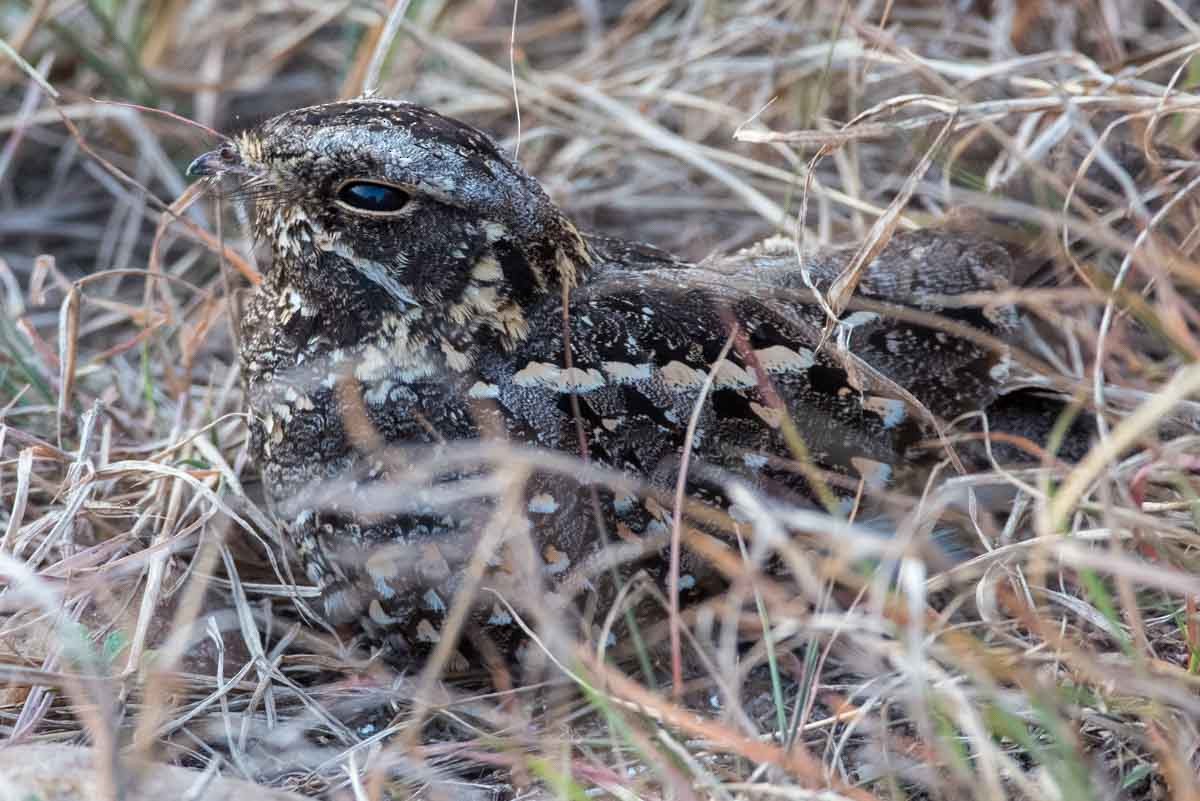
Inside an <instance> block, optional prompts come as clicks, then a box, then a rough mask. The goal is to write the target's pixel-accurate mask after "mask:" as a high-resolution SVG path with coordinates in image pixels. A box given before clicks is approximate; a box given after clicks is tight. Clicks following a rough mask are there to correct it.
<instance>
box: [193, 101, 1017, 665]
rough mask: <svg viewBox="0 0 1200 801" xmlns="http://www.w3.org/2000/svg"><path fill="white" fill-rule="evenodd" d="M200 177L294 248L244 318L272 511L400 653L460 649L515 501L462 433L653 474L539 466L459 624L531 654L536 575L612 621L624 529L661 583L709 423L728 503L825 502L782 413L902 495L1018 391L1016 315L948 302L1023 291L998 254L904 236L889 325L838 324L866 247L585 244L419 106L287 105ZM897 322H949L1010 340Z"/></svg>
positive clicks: (465, 133)
mask: <svg viewBox="0 0 1200 801" xmlns="http://www.w3.org/2000/svg"><path fill="white" fill-rule="evenodd" d="M190 172H191V173H192V174H194V175H210V176H212V175H225V176H233V177H235V178H237V179H238V180H239V182H240V186H239V188H238V190H237V191H236V192H235V196H237V197H240V198H242V199H245V200H251V201H253V204H254V212H253V220H254V223H255V227H256V232H257V234H258V235H259V236H260V237H262V238H265V240H266V241H267V242H268V243H269V244H270V247H271V250H272V253H273V260H272V263H271V266H270V269H269V271H268V272H267V273H266V274H265V276H264V278H263V281H262V284H261V286H259V287H258V289H257V292H256V294H255V295H254V298H253V300H252V301H251V303H250V304H249V308H248V309H247V311H246V313H245V317H244V319H243V321H242V323H241V340H242V341H241V360H242V367H243V370H244V377H245V385H246V393H247V398H248V403H249V409H250V412H251V432H252V437H253V452H254V454H255V455H256V457H257V460H258V463H259V465H260V466H261V470H262V477H263V481H264V484H265V488H266V491H267V495H268V500H269V502H270V508H271V509H272V511H273V513H274V514H275V515H276V516H277V518H278V519H279V520H280V523H281V525H282V527H283V530H284V531H285V533H286V535H287V537H288V538H289V539H290V540H291V541H292V542H294V543H295V544H296V546H297V547H298V550H299V552H300V554H301V556H302V558H303V561H304V563H305V565H306V569H307V574H308V576H309V578H310V579H311V580H312V581H313V582H315V583H317V584H318V585H319V586H320V587H321V590H322V595H323V601H324V609H325V612H326V613H327V615H328V617H329V618H330V619H331V620H333V621H335V622H339V623H345V622H361V624H362V625H363V626H364V627H365V628H366V629H367V630H368V631H369V632H370V633H371V634H372V636H374V637H376V638H379V639H380V640H382V641H386V643H387V644H388V645H389V646H390V647H391V648H392V649H393V652H394V654H396V655H398V656H399V657H400V658H404V656H405V655H411V654H414V653H419V652H422V651H426V650H428V649H429V648H430V646H432V644H433V643H436V642H437V641H439V639H440V638H441V625H442V623H443V622H444V620H445V618H446V614H447V610H448V608H449V607H450V605H451V604H452V602H453V599H454V597H455V594H456V591H457V590H458V588H459V587H460V586H461V585H462V584H463V582H464V580H465V576H466V565H467V564H468V562H469V560H470V559H471V556H472V552H473V550H474V549H475V546H476V545H477V544H478V543H479V541H480V538H481V537H483V536H484V532H486V531H487V530H488V526H489V521H491V520H492V519H493V517H494V515H495V513H496V509H497V507H498V503H499V501H498V495H502V494H503V492H502V489H498V488H500V487H501V484H498V483H497V481H496V480H494V479H496V478H497V476H500V475H501V474H502V473H503V472H504V470H503V468H504V467H505V466H504V465H495V464H492V463H490V462H488V461H487V460H485V459H483V457H479V458H476V459H474V460H471V459H467V460H465V461H464V460H462V459H459V460H458V461H454V454H455V446H456V445H460V446H461V445H463V444H464V441H468V442H475V443H478V442H479V441H480V439H481V438H482V437H500V438H504V439H507V440H509V441H510V442H512V443H517V444H523V445H531V446H537V447H538V448H542V449H548V450H550V451H558V452H561V453H562V454H566V455H571V456H575V457H578V456H579V455H580V454H581V453H582V454H584V455H586V459H587V460H588V461H589V462H590V463H591V464H592V465H593V466H602V467H606V468H610V469H612V470H613V471H619V472H620V473H622V474H624V475H626V476H629V477H630V478H633V479H636V480H638V481H639V482H641V485H640V486H641V487H642V490H640V491H637V490H630V489H628V488H626V489H622V490H619V491H616V492H614V491H612V490H611V489H610V488H609V487H608V486H606V485H605V484H604V483H587V482H585V481H584V480H582V479H581V477H580V474H579V473H578V472H576V474H571V473H569V472H568V473H564V472H563V471H561V470H557V469H552V468H543V467H540V466H537V465H534V466H533V467H532V468H531V470H530V473H529V476H528V480H527V482H526V483H525V485H524V487H525V488H524V490H523V493H524V494H523V495H522V496H521V497H520V502H519V503H518V504H517V507H518V509H519V512H520V515H518V516H517V519H515V520H514V519H511V518H506V519H505V521H504V523H503V525H504V526H505V536H507V537H508V539H507V543H508V544H507V545H506V546H505V547H503V548H498V549H496V550H495V551H494V552H493V553H488V554H485V555H484V556H485V557H486V564H485V565H484V566H485V567H486V575H485V576H484V577H483V581H484V584H485V585H488V586H491V587H493V588H498V589H496V591H495V592H486V591H483V592H480V593H479V594H478V596H477V601H476V603H475V605H474V607H473V610H472V612H471V615H470V617H469V619H468V621H467V625H466V628H465V631H464V638H465V639H466V640H467V641H470V642H476V643H478V642H480V641H481V640H482V641H486V642H485V645H486V644H490V645H493V646H496V647H498V648H499V649H500V651H501V652H511V650H512V648H514V647H515V645H516V644H517V643H519V642H521V640H522V639H523V637H522V636H521V633H520V631H519V630H518V629H517V628H516V626H515V625H514V620H513V613H514V612H523V613H527V614H529V615H531V619H536V618H537V614H538V613H539V611H540V612H542V613H544V612H545V611H546V610H544V609H543V610H538V609H530V608H529V607H530V604H531V603H532V602H527V601H526V600H525V599H524V598H522V597H521V591H522V589H524V590H528V589H529V586H530V585H529V582H530V581H532V582H533V584H535V585H545V586H547V587H550V588H557V589H558V590H559V591H561V593H563V594H565V595H575V596H576V598H575V601H576V602H577V603H576V605H570V606H568V605H564V606H562V607H561V608H564V609H565V608H571V609H575V608H583V607H585V606H586V604H584V603H580V601H581V600H586V597H587V596H588V594H589V593H591V594H596V595H595V597H594V599H593V600H594V601H596V602H598V604H599V607H600V610H601V611H600V614H601V616H602V615H603V613H604V607H605V605H606V604H609V603H610V602H611V598H612V586H611V582H610V580H609V578H607V576H608V574H607V573H606V572H605V570H606V568H605V567H603V565H606V564H608V563H609V562H611V561H612V560H611V559H610V560H607V561H606V559H605V558H604V554H605V550H604V548H605V542H606V541H608V540H611V541H612V542H615V543H622V544H625V545H628V544H630V543H634V544H635V548H634V550H635V551H636V550H637V549H636V543H637V542H639V541H642V540H646V539H647V538H648V541H650V542H651V543H652V545H651V546H650V547H649V548H648V550H649V551H650V552H651V553H650V556H649V557H647V558H644V559H643V560H642V561H641V562H640V564H639V565H638V566H639V567H640V568H644V569H647V570H648V571H649V572H650V573H651V574H652V575H655V576H657V577H659V578H660V579H661V577H662V576H663V575H664V573H665V569H664V567H663V566H664V564H665V557H664V556H663V555H664V554H665V553H666V551H665V550H663V545H662V543H663V539H662V534H663V532H664V531H666V530H667V528H668V527H669V526H670V519H669V517H670V514H671V512H670V510H669V508H668V506H669V503H668V504H664V503H663V502H662V498H663V497H666V498H668V499H669V498H670V497H671V495H672V493H673V488H674V486H675V483H676V479H677V476H678V471H679V468H680V459H681V452H682V449H683V447H684V443H685V433H686V429H687V425H688V421H689V419H690V418H691V416H692V415H693V410H694V409H695V408H696V407H697V405H698V406H699V413H698V418H697V424H696V426H695V432H694V436H693V437H692V438H691V440H690V445H691V455H690V467H689V472H688V492H689V494H690V495H692V496H694V497H700V498H704V499H707V500H708V501H710V502H711V503H713V504H714V505H716V506H721V504H722V503H723V500H722V488H723V487H724V486H726V485H727V483H728V481H730V480H731V479H736V480H740V481H742V482H746V483H749V484H751V485H753V486H756V487H758V488H760V489H762V490H763V492H764V493H767V494H768V495H775V496H779V497H792V498H805V497H811V490H810V488H809V487H808V486H807V485H806V484H805V482H804V480H803V479H801V478H800V477H799V475H798V472H797V471H796V469H795V464H794V462H792V461H791V458H792V452H791V451H790V450H789V448H788V446H787V444H786V442H785V436H784V433H785V432H784V429H785V427H786V426H787V425H794V427H795V430H796V432H797V433H798V434H799V435H800V436H801V437H802V439H803V441H804V442H805V444H806V445H807V447H808V450H809V452H810V454H811V458H812V460H813V461H814V462H815V463H816V465H818V466H820V467H822V468H824V469H826V470H829V471H833V472H834V473H841V474H844V475H845V476H847V477H852V478H856V477H859V476H874V477H875V478H876V479H880V478H881V477H882V478H884V479H886V475H887V473H888V472H889V471H890V470H892V469H893V468H895V467H897V466H901V465H903V464H905V463H906V460H909V459H911V458H912V456H911V452H912V449H913V446H914V444H915V443H917V442H918V441H919V440H923V439H925V438H928V437H929V436H930V434H931V431H932V429H931V427H930V425H929V423H928V419H927V418H928V415H929V413H932V415H934V416H936V417H938V418H940V419H941V420H950V419H951V418H954V417H955V416H957V415H959V414H961V413H963V412H968V411H974V410H978V409H981V408H985V407H987V406H988V405H989V404H991V403H992V402H993V401H994V400H995V399H996V397H997V393H998V390H999V388H1000V386H1001V384H1002V382H1003V380H1004V378H1005V374H1006V370H1007V363H1008V362H1007V353H1006V352H1005V349H1004V348H1003V347H999V346H996V345H995V344H994V343H995V341H996V340H1003V339H1004V338H1005V337H1006V336H1008V335H1009V334H1010V333H1011V332H1012V331H1013V330H1014V327H1015V326H1016V323H1017V316H1016V313H1015V312H1014V310H1013V309H1012V308H1010V307H1006V306H996V307H993V308H978V307H976V308H955V309H942V308H941V307H939V306H938V305H937V299H938V298H939V297H940V298H942V299H943V303H944V298H945V297H946V296H953V295H960V294H963V293H972V292H991V291H995V290H1000V289H1003V288H1005V287H1006V286H1007V284H1008V276H1009V273H1010V271H1011V268H1012V265H1011V261H1010V257H1009V255H1008V253H1007V252H1006V251H1005V250H1004V249H1003V248H1001V247H1000V246H999V245H996V244H993V243H990V242H987V241H981V240H979V239H976V238H972V237H971V236H968V235H964V234H956V233H950V232H946V231H916V232H906V233H898V234H896V235H894V236H893V237H892V238H891V240H890V242H889V243H888V244H887V245H886V247H884V248H883V250H882V251H881V252H880V253H878V254H877V255H876V256H875V258H874V259H873V260H872V261H871V262H870V263H869V264H867V265H866V267H865V268H864V269H862V270H861V272H860V273H859V281H858V284H857V288H856V295H855V298H856V299H858V300H860V301H867V302H868V303H867V304H866V305H868V306H869V305H870V303H871V302H873V303H874V304H875V307H874V308H873V310H863V309H862V308H859V309H857V310H856V309H854V305H853V304H851V307H850V310H848V311H845V312H843V313H841V314H840V317H839V319H837V320H836V325H832V326H831V325H830V324H829V320H830V316H829V311H827V310H826V309H823V308H822V306H821V305H819V304H818V303H816V302H814V294H813V290H814V289H815V290H818V291H822V292H823V291H825V290H828V289H829V288H830V286H831V285H832V284H833V282H834V280H835V279H836V278H837V276H838V275H839V274H840V273H841V272H842V271H843V270H844V268H846V267H847V266H848V265H849V264H850V263H851V261H852V260H853V259H854V257H855V253H856V250H855V249H853V248H850V249H841V250H832V249H825V250H820V251H818V252H813V253H806V254H805V255H804V258H803V259H802V260H798V259H797V253H796V250H795V248H794V245H793V243H792V242H790V241H783V240H774V241H768V242H767V243H764V244H763V245H760V246H758V247H756V248H752V249H750V250H748V251H744V252H742V253H739V254H736V255H734V256H731V257H728V258H725V259H715V260H710V261H709V262H706V263H704V264H700V265H694V264H689V263H686V262H684V261H681V260H679V259H676V258H674V257H672V256H670V255H668V254H666V253H664V252H662V251H659V250H656V249H654V248H651V247H648V246H644V245H639V244H632V243H628V242H623V241H619V240H614V239H610V238H606V237H602V236H596V235H591V234H587V233H584V232H581V231H579V230H578V229H577V228H576V227H575V226H574V225H573V224H572V223H571V221H570V220H569V219H567V217H566V216H564V214H563V213H562V212H561V211H560V210H559V209H558V208H557V207H556V206H555V204H554V203H553V202H551V200H550V198H549V197H548V196H547V195H546V193H545V192H544V191H543V189H542V188H541V186H539V184H538V182H537V181H536V180H534V179H533V178H532V177H530V176H529V175H528V174H526V173H525V171H524V170H522V168H521V167H520V166H518V165H517V164H516V163H515V162H513V161H512V160H511V159H510V158H509V157H508V156H506V155H505V154H504V153H503V152H501V151H500V150H499V149H498V148H497V146H496V145H495V144H494V143H493V142H492V140H491V139H489V138H488V137H487V136H486V135H484V134H483V133H481V132H479V131H478V130H476V129H474V128H472V127H470V126H468V125H465V124H463V123H461V122H458V121H455V120H453V119H449V118H447V117H444V116H441V115H439V114H437V113H435V112H433V111H431V110H429V109H426V108H423V107H420V106H416V105H411V104H408V103H402V102H392V101H386V100H377V99H369V100H368V99H364V100H354V101H348V102H338V103H330V104H327V105H321V106H314V107H311V108H304V109H298V110H295V111H290V112H287V113H285V114H281V115H279V116H277V117H275V118H273V119H270V120H268V121H267V122H265V123H263V124H261V125H260V126H258V127H256V128H254V129H253V130H251V131H249V132H247V133H245V134H242V135H240V136H238V137H237V138H236V139H234V140H231V141H229V142H227V143H225V144H224V145H223V146H222V147H220V148H219V149H217V150H215V151H213V152H211V153H208V154H205V155H203V156H201V157H200V158H198V159H197V160H196V161H195V162H194V163H193V165H192V167H191V168H190ZM564 304H565V306H566V308H565V309H564ZM889 306H890V307H895V308H897V309H901V308H902V309H907V310H916V311H918V312H927V313H928V312H938V313H940V314H941V315H942V316H944V317H949V318H951V319H952V321H954V322H956V323H958V324H959V325H960V326H962V325H966V326H969V327H970V328H972V329H976V330H978V331H979V332H982V333H984V334H987V335H990V336H991V337H992V338H993V339H992V340H990V342H991V343H992V344H987V343H986V342H985V343H984V344H979V343H978V342H977V341H976V338H975V337H971V336H967V335H962V336H960V335H957V334H955V333H948V332H946V331H943V330H939V329H938V328H926V327H922V325H920V324H918V322H912V321H910V322H905V321H903V320H901V319H898V317H896V316H889V314H888V313H887V309H888V307H889ZM927 316H928V315H927ZM899 317H903V315H899ZM908 319H910V320H911V317H910V318H908ZM731 334H732V335H733V336H732V345H731V347H730V350H729V351H728V355H727V357H726V358H725V359H724V360H723V361H720V363H718V357H719V356H720V355H721V353H722V350H723V348H724V347H725V346H726V343H727V341H729V340H730V338H731ZM568 340H569V348H568ZM710 373H711V382H710V387H709V388H708V391H707V392H705V391H703V389H704V386H705V383H706V379H708V378H709V376H710ZM913 401H917V402H919V404H921V405H922V406H923V407H924V409H923V410H921V411H920V412H918V411H917V410H918V409H920V406H916V405H914V404H913ZM400 446H424V447H423V448H422V449H417V450H414V449H413V448H411V447H400ZM439 459H440V460H441V461H439ZM497 467H498V468H500V470H496V468H497ZM510 472H511V471H510ZM654 490H661V491H662V492H661V493H659V494H657V495H656V494H655V492H654ZM663 493H665V496H664V495H663ZM523 532H527V533H528V534H529V535H530V536H529V537H528V538H522V537H521V536H519V535H520V534H522V533H523ZM655 537H657V539H655ZM522 542H524V543H525V544H526V545H530V546H532V547H527V548H526V549H525V550H524V551H521V550H520V548H519V547H518V546H519V545H520V544H521V543H522ZM683 573H684V575H683V578H682V579H681V582H680V587H681V588H683V589H684V590H685V591H688V592H691V593H698V592H702V591H705V589H706V588H711V587H712V586H715V585H714V582H715V581H716V579H715V576H716V574H715V571H713V570H711V569H709V568H708V567H707V566H706V564H705V563H704V562H703V561H702V560H700V559H699V558H697V557H695V556H694V555H692V554H686V555H685V561H684V565H683ZM506 582H507V583H506ZM606 582H610V583H609V584H607V585H606ZM506 587H507V590H506V589H505V588H506ZM606 587H607V589H606ZM564 588H570V590H569V591H567V590H566V589H564ZM506 592H507V593H509V594H508V595H506ZM595 606H596V604H593V608H594V607H595Z"/></svg>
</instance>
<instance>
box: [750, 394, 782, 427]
mask: <svg viewBox="0 0 1200 801" xmlns="http://www.w3.org/2000/svg"><path fill="white" fill-rule="evenodd" d="M750 410H751V411H752V412H754V413H755V414H756V415H758V419H760V420H762V421H763V422H764V423H766V424H767V425H769V426H770V427H771V428H779V426H780V425H782V424H783V412H781V411H779V410H778V409H772V408H770V407H769V406H763V405H762V404H761V403H754V402H753V401H751V403H750Z"/></svg>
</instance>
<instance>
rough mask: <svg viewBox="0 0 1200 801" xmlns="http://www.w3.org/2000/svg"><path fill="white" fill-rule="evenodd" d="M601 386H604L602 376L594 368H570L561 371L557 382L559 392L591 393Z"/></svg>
mask: <svg viewBox="0 0 1200 801" xmlns="http://www.w3.org/2000/svg"><path fill="white" fill-rule="evenodd" d="M602 386H604V374H603V373H601V372H600V371H599V370H597V369H596V368H595V367H589V368H588V369H586V370H584V369H582V368H580V367H571V368H569V369H567V370H563V371H562V375H561V377H560V378H559V381H558V389H559V391H561V392H591V391H592V390H594V389H599V388H600V387H602Z"/></svg>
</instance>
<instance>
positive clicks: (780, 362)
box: [754, 345, 814, 373]
mask: <svg viewBox="0 0 1200 801" xmlns="http://www.w3.org/2000/svg"><path fill="white" fill-rule="evenodd" d="M754 355H755V356H757V357H758V363H759V364H760V365H762V368H763V369H764V370H766V371H767V372H768V373H796V372H799V371H801V370H807V369H808V368H810V367H812V366H813V364H814V360H813V352H812V351H811V350H809V349H808V348H800V349H799V350H792V349H791V348H787V347H784V346H783V345H772V346H771V347H769V348H761V349H759V350H756V351H754Z"/></svg>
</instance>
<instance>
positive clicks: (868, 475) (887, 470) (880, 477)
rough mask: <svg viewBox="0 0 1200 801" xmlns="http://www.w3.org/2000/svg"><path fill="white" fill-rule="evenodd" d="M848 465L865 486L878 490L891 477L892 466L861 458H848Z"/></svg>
mask: <svg viewBox="0 0 1200 801" xmlns="http://www.w3.org/2000/svg"><path fill="white" fill-rule="evenodd" d="M850 464H851V465H853V467H854V469H855V470H857V471H858V474H859V475H860V476H862V478H863V481H865V482H867V486H869V487H874V488H876V489H880V488H882V487H884V486H886V485H887V483H888V480H889V479H890V478H891V477H892V466H891V465H890V464H885V463H883V462H878V461H876V460H874V459H867V458H866V457H863V456H852V457H850Z"/></svg>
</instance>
